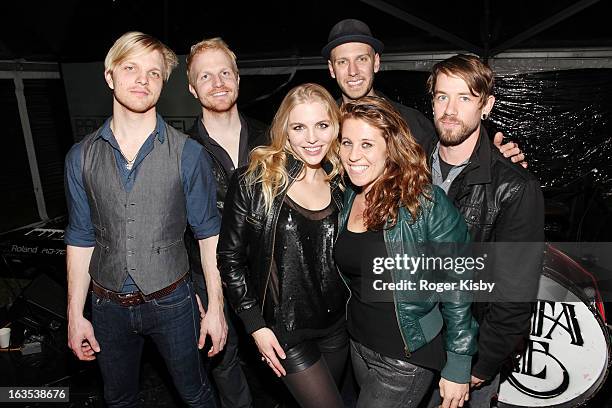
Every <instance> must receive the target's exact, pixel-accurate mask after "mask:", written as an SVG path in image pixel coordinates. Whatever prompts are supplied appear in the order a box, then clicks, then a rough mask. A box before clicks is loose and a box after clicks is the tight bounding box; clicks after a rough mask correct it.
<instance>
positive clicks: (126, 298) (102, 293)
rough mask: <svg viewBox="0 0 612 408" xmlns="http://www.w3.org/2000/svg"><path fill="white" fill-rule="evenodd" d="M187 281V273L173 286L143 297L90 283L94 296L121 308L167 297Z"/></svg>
mask: <svg viewBox="0 0 612 408" xmlns="http://www.w3.org/2000/svg"><path fill="white" fill-rule="evenodd" d="M187 280H189V273H187V274H185V275H183V277H181V278H180V279H179V280H177V281H176V282H174V283H173V284H171V285H169V286H166V287H165V288H163V289H160V290H158V291H155V292H153V293H150V294H148V295H145V294H144V293H142V292H141V291H139V290H138V291H136V292H129V293H119V292H113V291H112V290H108V289H105V288H103V287H102V286H100V285H98V284H97V283H96V282H95V281H93V280H92V281H91V291H92V292H93V293H95V294H96V296H98V297H100V298H103V299H110V300H111V301H113V302H114V303H117V304H120V305H121V306H136V305H139V304H141V303H144V302H149V301H151V300H153V299H159V298H162V297H164V296H168V295H169V294H171V293H172V292H174V290H175V289H176V288H178V287H179V286H180V285H181V284H182V283H183V282H186V281H187Z"/></svg>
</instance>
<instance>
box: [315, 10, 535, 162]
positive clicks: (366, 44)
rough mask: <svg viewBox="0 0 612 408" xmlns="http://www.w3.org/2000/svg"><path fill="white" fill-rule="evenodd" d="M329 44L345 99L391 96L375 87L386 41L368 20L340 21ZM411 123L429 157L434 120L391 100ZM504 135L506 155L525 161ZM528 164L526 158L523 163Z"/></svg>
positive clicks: (332, 66)
mask: <svg viewBox="0 0 612 408" xmlns="http://www.w3.org/2000/svg"><path fill="white" fill-rule="evenodd" d="M327 41H328V42H327V45H325V47H323V49H322V50H321V54H322V55H323V57H324V58H325V59H327V66H328V68H329V73H330V75H331V76H332V78H334V79H335V80H336V82H337V83H338V86H339V87H340V90H341V91H342V101H341V102H347V101H351V100H356V99H359V98H362V97H364V96H379V97H382V98H385V99H389V98H387V97H386V96H385V95H384V94H383V93H382V92H380V91H376V90H375V89H374V74H376V73H377V72H378V70H379V69H380V54H381V53H382V52H383V49H384V44H383V42H382V41H380V40H379V39H377V38H376V37H374V36H373V35H372V32H371V31H370V27H368V25H367V24H366V23H364V22H363V21H360V20H356V19H345V20H342V21H340V22H338V23H337V24H336V25H334V26H333V27H332V29H331V30H330V32H329V36H328V40H327ZM389 100H390V99H389ZM390 102H392V103H393V105H394V107H395V108H396V109H397V110H398V111H399V112H400V114H401V115H402V117H403V118H404V119H405V120H406V122H407V123H408V126H409V127H410V131H411V133H412V136H413V137H414V138H415V139H416V141H417V143H419V145H421V147H422V148H423V149H424V150H425V153H426V154H427V156H428V157H429V156H430V155H431V152H432V151H433V147H434V146H435V144H436V142H437V140H438V137H437V135H436V130H435V129H434V127H433V125H432V123H431V121H430V120H429V119H427V118H426V117H425V116H424V115H423V114H422V113H421V112H419V111H418V110H416V109H413V108H409V107H407V106H404V105H402V104H400V103H397V102H395V101H392V100H390ZM502 140H503V135H502V134H501V133H500V132H497V133H496V134H495V138H494V144H495V146H497V147H498V148H499V150H500V153H502V154H503V155H504V156H505V157H510V158H511V160H512V161H513V162H515V163H516V162H523V160H524V159H525V156H524V155H523V154H522V153H521V151H520V149H519V148H518V145H516V143H513V142H508V143H506V144H504V145H502V144H501V142H502ZM522 164H523V165H524V166H526V162H523V163H522Z"/></svg>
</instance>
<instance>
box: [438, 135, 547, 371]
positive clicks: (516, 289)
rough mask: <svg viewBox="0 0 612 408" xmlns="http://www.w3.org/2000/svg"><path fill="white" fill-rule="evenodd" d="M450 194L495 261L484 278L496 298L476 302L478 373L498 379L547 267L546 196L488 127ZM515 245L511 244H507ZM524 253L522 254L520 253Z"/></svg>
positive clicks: (525, 328)
mask: <svg viewBox="0 0 612 408" xmlns="http://www.w3.org/2000/svg"><path fill="white" fill-rule="evenodd" d="M448 196H449V198H450V199H451V200H453V202H454V205H455V206H456V207H457V208H458V209H459V212H460V213H461V214H462V215H463V218H464V219H465V221H466V223H467V225H468V230H469V232H470V235H471V237H472V241H473V242H495V243H496V244H495V246H493V245H491V246H487V247H486V248H487V251H489V250H490V251H493V254H489V255H490V256H491V255H493V258H489V259H490V260H491V259H493V260H494V262H493V264H492V265H490V267H489V268H487V270H486V275H485V276H482V277H483V279H485V280H487V281H488V282H495V283H496V287H495V291H494V292H493V294H494V299H495V301H494V302H476V303H474V307H473V313H474V317H475V318H476V320H477V321H478V323H479V325H480V333H479V338H478V355H477V357H476V359H475V363H474V366H473V369H472V374H474V375H475V376H477V377H478V378H481V379H485V380H486V379H490V378H492V377H494V376H495V375H496V374H497V373H498V372H499V371H500V369H501V366H502V365H503V364H504V363H505V362H508V361H509V358H510V357H512V356H513V355H514V353H515V352H516V351H517V349H518V348H520V346H521V345H522V343H523V341H524V340H525V339H526V337H527V335H528V332H529V324H530V317H531V304H530V303H529V302H524V301H523V302H520V301H516V299H522V300H524V299H533V300H535V297H536V293H537V289H538V282H539V278H540V273H541V270H542V259H543V249H544V247H543V242H544V198H543V195H542V191H541V190H540V183H539V181H538V180H537V179H536V178H535V177H534V176H533V175H532V174H531V173H529V172H528V171H527V170H525V169H524V168H522V167H521V166H520V165H518V164H515V163H512V162H511V161H510V160H509V159H506V158H504V157H503V156H502V155H501V154H500V153H499V151H498V150H497V148H495V147H494V146H492V145H491V142H490V141H489V137H488V135H487V132H486V131H485V130H484V128H482V127H481V133H480V140H479V143H478V145H477V146H476V148H475V149H474V153H473V154H472V156H471V157H470V163H469V164H468V167H466V168H465V169H464V170H463V171H462V172H461V174H460V175H459V176H457V178H456V179H455V180H454V181H453V183H452V184H451V186H450V188H449V191H448ZM502 242H504V243H510V244H501V243H502ZM517 252H518V253H517Z"/></svg>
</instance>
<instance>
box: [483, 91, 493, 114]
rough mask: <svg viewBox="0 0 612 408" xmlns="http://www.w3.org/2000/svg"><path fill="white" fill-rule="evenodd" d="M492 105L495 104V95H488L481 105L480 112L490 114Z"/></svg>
mask: <svg viewBox="0 0 612 408" xmlns="http://www.w3.org/2000/svg"><path fill="white" fill-rule="evenodd" d="M493 105H495V97H494V96H493V95H489V96H488V97H487V100H486V101H485V104H484V106H483V107H482V113H486V114H487V115H490V114H491V110H493Z"/></svg>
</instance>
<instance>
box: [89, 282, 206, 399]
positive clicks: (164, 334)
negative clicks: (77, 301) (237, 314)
mask: <svg viewBox="0 0 612 408" xmlns="http://www.w3.org/2000/svg"><path fill="white" fill-rule="evenodd" d="M199 316H200V314H199V312H198V311H197V304H196V299H195V295H194V289H193V284H192V283H191V282H189V283H184V284H182V285H181V286H179V287H178V288H176V289H175V290H174V291H173V292H172V293H171V294H169V295H167V296H165V297H162V298H160V299H156V300H152V301H150V302H145V303H143V304H140V305H137V306H121V305H118V304H116V303H114V302H112V301H110V300H108V299H101V298H98V297H97V296H96V295H95V294H92V323H93V327H94V332H95V336H96V339H97V340H98V342H99V343H100V349H101V351H100V353H99V354H98V355H97V359H98V363H99V365H100V370H101V372H102V379H103V381H104V399H105V400H106V403H107V405H108V406H109V407H136V406H137V405H138V398H137V397H138V377H139V371H140V357H141V355H142V349H143V345H144V341H145V337H150V338H151V339H152V340H153V342H154V343H155V345H156V346H157V349H158V350H159V352H160V354H161V355H162V357H163V358H164V360H165V362H166V367H167V368H168V371H169V372H170V375H171V376H172V379H173V381H174V385H175V386H176V388H177V390H178V392H179V394H180V395H181V397H182V398H183V400H184V401H185V403H187V405H188V406H190V407H215V405H216V404H215V401H214V395H213V391H212V388H211V386H210V383H209V381H208V378H207V377H206V372H205V370H204V368H203V366H202V362H201V360H200V353H199V351H198V345H197V342H198V337H199V334H200V317H199Z"/></svg>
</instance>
